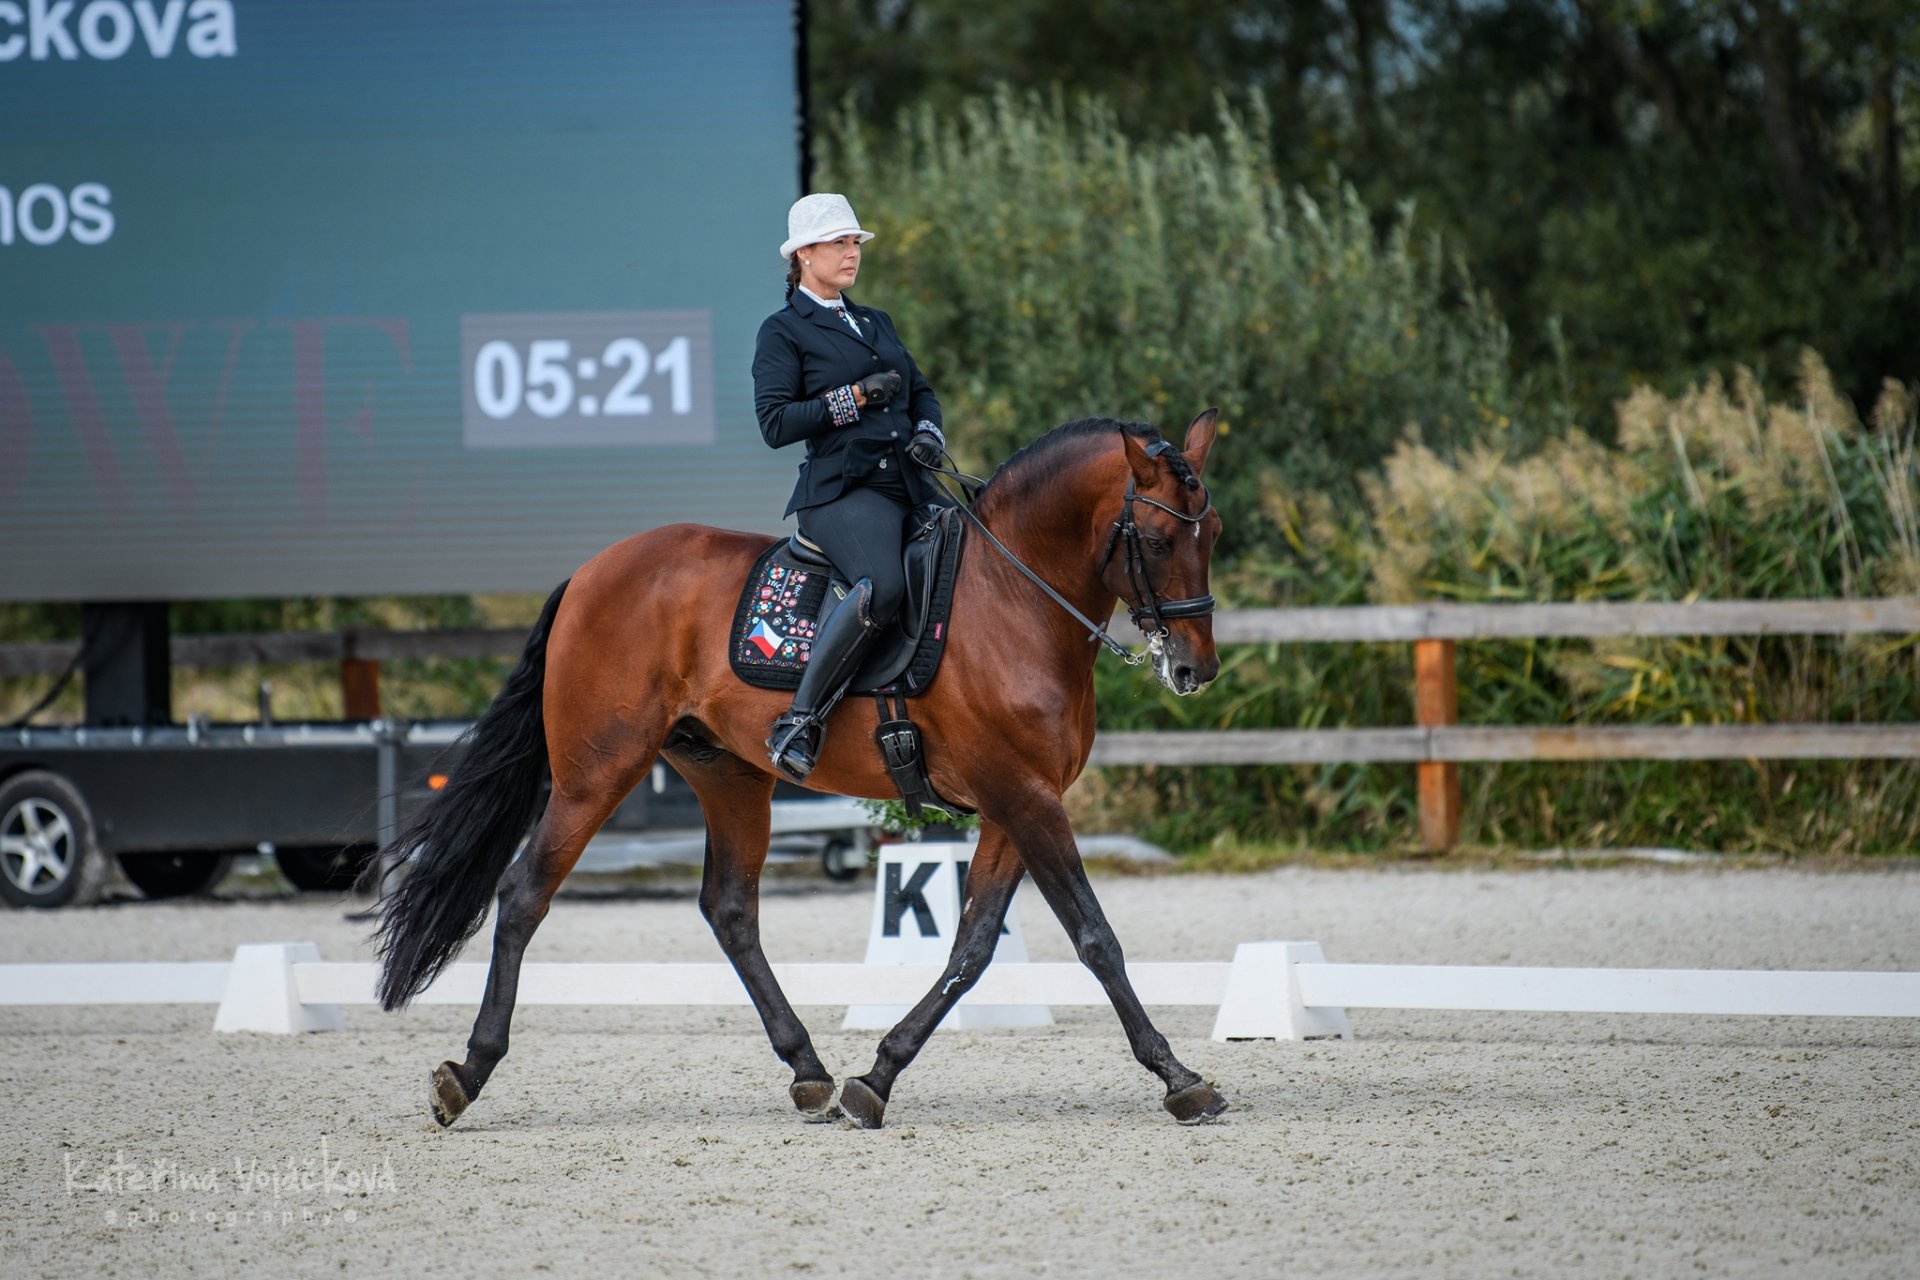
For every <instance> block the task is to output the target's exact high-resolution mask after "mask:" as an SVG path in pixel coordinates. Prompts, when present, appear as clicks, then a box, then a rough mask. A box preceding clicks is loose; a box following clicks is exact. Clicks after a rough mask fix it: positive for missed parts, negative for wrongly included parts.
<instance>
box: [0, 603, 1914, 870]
mask: <svg viewBox="0 0 1920 1280" xmlns="http://www.w3.org/2000/svg"><path fill="white" fill-rule="evenodd" d="M1126 629H1127V628H1126V626H1125V624H1124V622H1119V623H1117V624H1116V631H1120V632H1124V631H1125V630H1126ZM1213 632H1214V639H1215V640H1216V642H1218V643H1220V644H1223V645H1226V644H1322V643H1363V644H1378V643H1411V644H1412V645H1413V646H1414V709H1415V720H1416V723H1415V724H1413V725H1409V726H1398V727H1384V728H1336V729H1316V730H1299V731H1296V730H1235V729H1222V730H1213V731H1200V732H1194V731H1164V732H1114V733H1103V734H1101V735H1100V737H1099V739H1098V740H1097V741H1096V742H1095V744H1094V749H1093V756H1092V761H1091V762H1092V763H1094V764H1098V765H1146V764H1164V765H1194V764H1248V765H1271V764H1335V763H1404V764H1412V765H1413V766H1414V768H1415V770H1416V773H1417V776H1418V784H1419V786H1418V791H1419V810H1420V836H1421V843H1422V844H1423V845H1425V846H1426V847H1427V848H1429V849H1446V848H1451V847H1452V846H1453V845H1454V844H1455V843H1456V842H1457V841H1458V840H1459V835H1460V779H1459V768H1460V765H1461V764H1464V763H1481V762H1493V761H1514V760H1785V759H1829V760H1831V759H1903V760H1912V759H1920V724H1907V723H1901V724H1730V725H1606V726H1568V725H1552V726H1540V727H1533V726H1520V725H1470V726H1463V725H1460V724H1459V723H1458V721H1459V705H1458V704H1459V695H1458V685H1457V678H1456V665H1455V652H1454V649H1455V645H1456V644H1457V643H1458V642H1460V641H1475V640H1523V639H1595V638H1606V637H1623V636H1631V637H1651V636H1730V635H1826V636H1852V635H1874V634H1877V635H1890V636H1899V637H1904V638H1905V642H1909V643H1910V642H1911V641H1912V640H1914V639H1915V638H1920V597H1900V598H1896V599H1881V600H1701V601H1692V602H1687V603H1648V602H1631V603H1611V602H1608V603H1593V604H1418V605H1369V606H1358V607H1337V608H1331V607H1330V608H1306V609H1243V610H1237V611H1233V612H1229V613H1222V614H1220V615H1218V616H1217V617H1216V618H1215V619H1214V625H1213ZM525 642H526V632H525V631H524V630H522V629H520V628H517V627H504V628H493V629H485V630H467V631H331V632H311V633H298V634H284V635H207V636H175V637H174V638H173V640H172V659H173V662H174V664H175V665H176V666H196V667H219V666H246V665H253V664H268V663H288V662H334V661H337V662H339V663H340V672H341V684H342V688H343V692H344V695H345V699H346V708H347V715H348V716H349V717H350V718H356V719H359V718H367V719H370V718H373V717H375V716H377V715H379V663H380V662H382V661H384V660H393V659H403V658H429V657H438V658H456V657H457V658H470V657H488V656H509V655H514V654H518V653H519V652H520V649H521V647H522V645H524V644H525ZM76 648H77V646H75V645H73V644H71V643H68V644H39V645H4V646H0V676H21V675H32V674H44V673H51V672H58V671H61V670H64V669H65V667H66V666H67V664H68V663H69V662H71V661H72V659H73V656H74V653H75V651H76Z"/></svg>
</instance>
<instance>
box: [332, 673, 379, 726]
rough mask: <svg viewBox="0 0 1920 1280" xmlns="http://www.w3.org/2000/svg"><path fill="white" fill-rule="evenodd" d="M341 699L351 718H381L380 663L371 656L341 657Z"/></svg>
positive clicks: (347, 714) (346, 713) (346, 712)
mask: <svg viewBox="0 0 1920 1280" xmlns="http://www.w3.org/2000/svg"><path fill="white" fill-rule="evenodd" d="M340 701H341V703H342V705H343V706H344V708H345V715H346V718H347V719H349V720H378V719H379V718H380V664H379V663H378V662H377V661H375V660H373V659H371V658H342V659H340Z"/></svg>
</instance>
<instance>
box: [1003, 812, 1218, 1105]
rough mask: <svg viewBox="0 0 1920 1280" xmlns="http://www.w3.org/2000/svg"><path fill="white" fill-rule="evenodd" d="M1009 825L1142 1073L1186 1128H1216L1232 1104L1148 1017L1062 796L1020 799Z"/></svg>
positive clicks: (1035, 880) (1033, 875)
mask: <svg viewBox="0 0 1920 1280" xmlns="http://www.w3.org/2000/svg"><path fill="white" fill-rule="evenodd" d="M1010 807H1011V810H1012V812H1011V813H1010V814H1009V815H1008V817H1007V819H1006V820H1007V821H1008V822H1009V823H1011V824H1012V829H1014V830H1017V831H1018V832H1019V833H1020V836H1019V845H1020V857H1021V859H1022V861H1023V862H1025V864H1026V870H1027V874H1028V875H1030V876H1032V877H1033V882H1034V884H1036V885H1038V886H1039V889H1040V892H1041V893H1042V894H1043V895H1045V897H1046V899H1047V905H1048V906H1050V907H1052V908H1053V913H1054V915H1056V916H1058V917H1059V919H1060V923H1061V925H1062V926H1063V927H1064V928H1065V929H1066V931H1067V937H1068V938H1069V939H1070V940H1071V941H1072V943H1073V949H1074V952H1075V954H1076V955H1078V956H1079V957H1080V963H1082V964H1084V965H1086V966H1087V968H1088V969H1089V970H1091V971H1092V973H1093V976H1094V977H1096V978H1098V979H1099V980H1100V985H1101V986H1102V987H1103V988H1105V989H1106V993H1107V998H1108V999H1109V1000H1111V1001H1112V1002H1113V1008H1114V1012H1116V1013H1118V1014H1119V1015H1120V1025H1121V1026H1122V1027H1124V1028H1126V1032H1127V1042H1128V1043H1129V1044H1130V1045H1131V1046H1132V1047H1133V1056H1134V1057H1135V1058H1137V1059H1139V1061H1140V1065H1141V1066H1143V1067H1145V1068H1146V1069H1147V1070H1149V1071H1151V1072H1153V1074H1155V1075H1156V1076H1159V1077H1160V1079H1161V1080H1162V1081H1163V1082H1164V1083H1165V1084H1166V1086H1167V1096H1166V1098H1165V1099H1164V1100H1163V1103H1162V1105H1164V1106H1165V1107H1166V1109H1167V1110H1168V1111H1169V1112H1170V1113H1172V1115H1173V1118H1174V1119H1176V1120H1178V1121H1179V1122H1180V1123H1182V1124H1198V1123H1199V1122H1201V1121H1203V1120H1211V1119H1213V1118H1214V1117H1215V1116H1217V1115H1219V1114H1220V1113H1221V1112H1222V1111H1225V1110H1226V1109H1227V1101H1226V1099H1225V1098H1222V1097H1221V1096H1220V1095H1219V1093H1217V1092H1216V1091H1215V1090H1214V1088H1213V1086H1212V1085H1210V1084H1208V1083H1207V1082H1206V1081H1204V1080H1202V1079H1201V1078H1200V1077H1199V1076H1197V1075H1195V1074H1194V1073H1193V1072H1191V1071H1189V1070H1187V1068H1186V1067H1185V1066H1183V1065H1181V1062H1180V1060H1179V1059H1178V1058H1176V1057H1174V1056H1173V1049H1172V1048H1171V1047H1170V1046H1169V1045H1168V1044H1167V1038H1166V1037H1165V1036H1163V1035H1161V1034H1160V1032H1159V1030H1158V1029H1157V1028H1155V1027H1154V1025H1153V1020H1152V1019H1150V1018H1149V1017H1147V1010H1146V1007H1145V1006H1143V1005H1142V1004H1141V1003H1140V997H1139V996H1137V995H1135V994H1134V991H1133V984H1132V983H1131V982H1130V981H1128V979H1127V965H1126V957H1125V956H1124V955H1122V954H1121V951H1120V940H1119V939H1118V938H1116V937H1115V936H1114V933H1113V926H1111V925H1109V924H1108V923H1107V917H1106V913H1105V912H1103V911H1101V909H1100V903H1099V901H1098V900H1097V899H1096V898H1095V897H1094V894H1093V886H1092V885H1091V884H1089V883H1088V881H1087V870H1086V867H1085V866H1084V865H1083V864H1082V863H1081V861H1080V850H1079V847H1078V846H1077V845H1075V844H1074V841H1073V828H1072V827H1071V826H1070V825H1069V824H1068V822H1067V814H1066V810H1064V809H1063V808H1061V806H1060V800H1059V798H1058V797H1057V796H1055V795H1053V794H1051V793H1048V792H1043V791H1040V790H1039V789H1037V788H1036V789H1035V790H1033V791H1031V792H1029V793H1027V794H1026V795H1023V796H1017V797H1014V798H1013V801H1012V804H1011V806H1010Z"/></svg>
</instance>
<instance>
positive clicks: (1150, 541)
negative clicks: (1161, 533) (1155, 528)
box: [1144, 534, 1173, 559]
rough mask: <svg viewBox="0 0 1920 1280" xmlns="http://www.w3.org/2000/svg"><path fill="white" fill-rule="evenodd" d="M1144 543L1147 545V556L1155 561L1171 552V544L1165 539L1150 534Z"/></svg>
mask: <svg viewBox="0 0 1920 1280" xmlns="http://www.w3.org/2000/svg"><path fill="white" fill-rule="evenodd" d="M1144 541H1145V542H1146V544H1147V552H1148V554H1150V555H1152V556H1153V557H1154V558H1156V559H1159V558H1161V557H1163V556H1165V555H1166V554H1167V553H1168V552H1169V551H1171V550H1173V544H1172V543H1170V542H1168V541H1167V540H1166V539H1165V538H1161V537H1156V536H1154V535H1152V534H1149V535H1147V537H1146V538H1145V539H1144Z"/></svg>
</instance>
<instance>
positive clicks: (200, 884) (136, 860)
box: [120, 853, 233, 898]
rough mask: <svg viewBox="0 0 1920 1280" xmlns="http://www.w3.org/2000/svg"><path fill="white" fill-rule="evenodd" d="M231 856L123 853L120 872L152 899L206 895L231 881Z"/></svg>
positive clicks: (214, 854) (224, 854) (216, 854)
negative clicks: (226, 881) (229, 872)
mask: <svg viewBox="0 0 1920 1280" xmlns="http://www.w3.org/2000/svg"><path fill="white" fill-rule="evenodd" d="M232 868H233V855H232V854H230V853H123V854H121V855H120V869H121V870H122V871H124V872H126V873H127V879H129V880H131V881H133V883H134V887H135V888H137V889H139V890H140V892H141V893H143V894H145V895H146V896H147V897H149V898H185V897H189V896H191V895H192V894H196V893H205V892H207V891H208V890H209V889H211V888H213V886H215V885H217V884H219V883H220V882H221V881H222V880H224V879H226V878H227V872H228V871H229V870H231V869H232Z"/></svg>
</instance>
